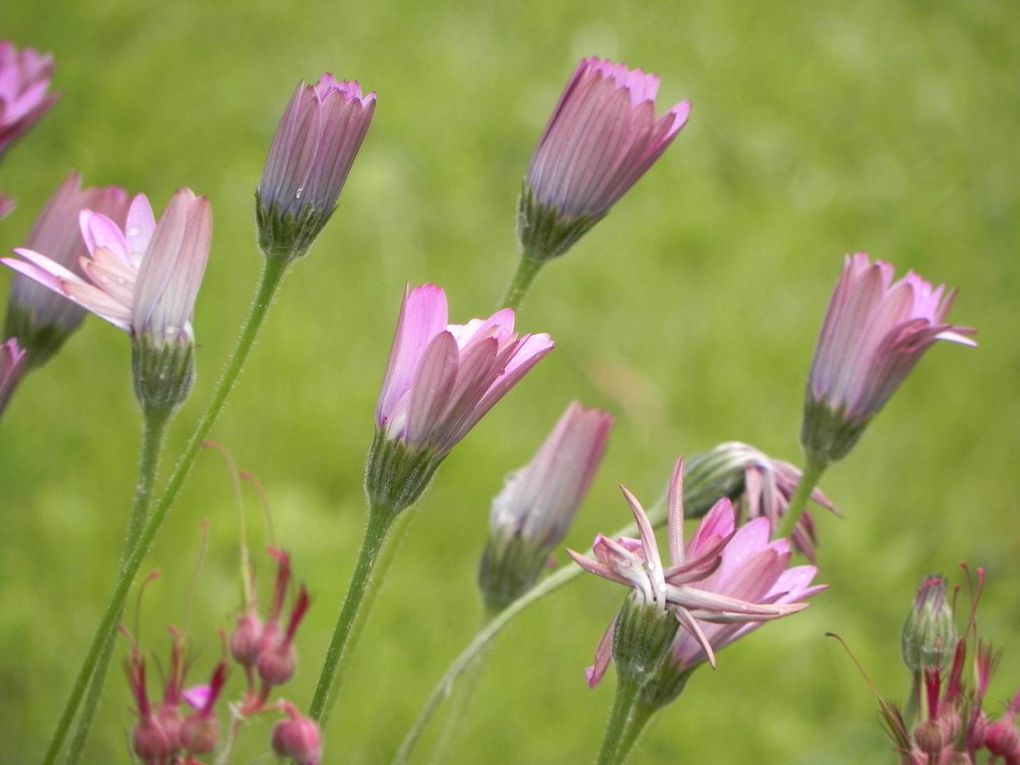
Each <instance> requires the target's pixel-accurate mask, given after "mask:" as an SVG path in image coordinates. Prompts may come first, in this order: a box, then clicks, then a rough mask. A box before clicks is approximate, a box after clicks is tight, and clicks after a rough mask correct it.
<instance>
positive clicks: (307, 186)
mask: <svg viewBox="0 0 1020 765" xmlns="http://www.w3.org/2000/svg"><path fill="white" fill-rule="evenodd" d="M374 113H375V93H369V94H367V95H362V93H361V86H360V85H359V84H358V83H357V82H352V81H338V80H336V79H335V78H334V77H333V75H331V74H324V75H323V76H322V77H321V78H320V79H319V81H318V82H317V83H316V84H315V85H306V84H305V83H301V84H300V85H298V87H297V90H295V91H294V95H293V96H292V97H291V99H290V103H289V104H287V108H286V110H285V111H284V113H283V118H282V119H281V120H280V124H279V127H277V129H276V136H275V137H274V138H273V145H272V146H271V147H270V149H269V157H268V159H267V160H266V166H265V169H264V170H263V171H262V180H261V182H260V183H259V188H258V192H257V194H256V215H257V219H258V225H259V244H260V245H261V247H262V249H263V251H264V252H265V253H266V255H267V256H278V257H283V258H285V259H288V260H290V259H293V258H297V257H300V256H301V255H303V254H304V253H305V252H306V251H307V250H308V248H309V247H310V246H311V244H312V241H313V240H314V239H315V237H316V236H318V234H319V232H320V231H321V230H322V227H323V226H325V225H326V222H327V221H328V220H329V218H330V216H331V215H332V214H333V211H334V210H335V209H336V202H337V198H338V197H339V196H340V190H341V189H342V188H343V185H344V181H345V180H347V174H348V173H349V172H350V170H351V165H353V164H354V158H355V156H357V154H358V149H359V148H361V142H362V141H363V140H364V138H365V134H366V133H367V132H368V126H369V125H370V124H371V122H372V115H373V114H374Z"/></svg>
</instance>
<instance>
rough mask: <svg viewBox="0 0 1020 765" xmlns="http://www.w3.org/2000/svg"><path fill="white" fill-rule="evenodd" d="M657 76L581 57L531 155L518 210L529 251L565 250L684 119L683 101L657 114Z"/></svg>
mask: <svg viewBox="0 0 1020 765" xmlns="http://www.w3.org/2000/svg"><path fill="white" fill-rule="evenodd" d="M658 90H659V78H658V77H656V76H655V75H653V74H647V73H646V72H643V71H641V70H640V69H629V68H628V67H626V66H624V65H623V64H617V63H614V62H612V61H603V60H601V59H597V58H586V59H584V60H582V61H581V62H580V63H579V64H578V65H577V69H575V70H574V74H573V76H572V77H571V78H570V81H569V82H568V83H567V87H566V89H565V90H564V91H563V95H561V96H560V101H559V103H558V104H557V105H556V108H555V109H554V110H553V113H552V116H551V117H550V118H549V122H548V123H547V124H546V127H545V132H544V133H543V134H542V138H541V140H540V141H539V143H538V148H536V149H535V153H534V155H533V156H532V159H531V165H530V167H529V168H528V173H527V176H526V177H525V179H524V188H523V191H522V193H521V199H520V204H519V210H518V235H519V237H520V240H521V244H522V245H523V247H524V250H525V254H526V255H528V256H529V257H532V258H535V259H538V260H544V259H547V258H551V257H555V256H557V255H562V254H563V253H564V252H566V251H567V250H568V249H569V248H570V247H571V246H572V245H573V244H574V242H576V241H577V240H578V239H580V238H581V236H583V235H584V234H585V233H586V232H587V231H588V230H589V229H590V228H591V227H592V226H594V225H595V224H596V223H597V222H598V221H599V220H600V219H602V217H604V216H605V215H606V213H608V212H609V208H610V207H612V206H613V205H614V204H615V203H616V201H617V200H618V199H619V198H620V197H622V196H623V195H624V194H625V193H626V192H627V190H628V189H629V188H630V187H631V186H633V185H634V184H635V183H637V181H638V179H639V178H641V176H642V175H644V174H645V172H646V171H647V170H648V168H650V167H651V166H652V164H653V163H654V162H655V160H657V159H658V158H659V157H660V156H661V155H662V152H664V151H665V150H666V147H668V146H669V145H670V143H672V141H673V139H674V138H676V135H677V133H679V132H680V129H681V128H682V127H683V126H684V124H686V122H687V117H688V115H689V113H690V108H691V105H690V103H688V102H687V101H683V102H681V103H679V104H677V105H676V106H674V107H673V108H672V109H670V110H669V111H668V112H667V113H666V114H664V115H663V116H662V117H659V118H656V116H655V96H656V94H657V93H658Z"/></svg>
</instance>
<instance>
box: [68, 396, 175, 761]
mask: <svg viewBox="0 0 1020 765" xmlns="http://www.w3.org/2000/svg"><path fill="white" fill-rule="evenodd" d="M168 419H169V418H168V416H167V415H166V414H165V413H154V412H151V411H150V412H146V413H145V415H144V418H143V423H144V424H143V426H142V450H141V457H140V459H139V465H138V484H137V485H136V486H135V498H134V502H133V503H132V506H131V520H130V522H129V524H128V535H127V541H126V542H125V544H124V552H123V553H122V554H121V560H120V570H121V572H123V571H124V567H125V566H126V565H127V562H128V559H129V558H130V557H131V553H132V551H133V550H134V548H135V546H136V545H137V544H138V538H139V537H140V536H141V534H142V529H143V528H144V527H145V520H146V517H147V516H148V513H149V503H150V501H151V499H152V485H153V484H154V483H155V480H156V472H157V470H158V468H159V455H160V452H161V451H162V447H163V434H164V432H165V430H166V424H167V421H168ZM115 635H116V633H111V634H110V635H109V636H107V639H106V641H105V642H104V643H103V649H102V652H101V653H100V654H99V659H98V661H97V662H96V667H95V669H94V670H93V671H92V679H91V682H90V683H89V687H88V693H87V695H86V696H85V701H84V703H83V705H82V710H81V716H80V717H79V718H78V727H77V728H75V732H74V738H72V739H71V746H70V749H69V751H68V755H67V763H68V765H76V764H77V763H78V762H79V761H80V760H81V756H82V754H83V753H84V751H85V743H86V742H87V741H88V736H89V730H90V729H91V728H92V721H93V719H94V718H95V716H96V712H97V711H98V709H99V699H100V697H101V696H102V695H103V686H104V685H105V681H106V674H107V672H108V671H109V668H110V660H111V659H112V658H113V648H114V646H115V645H116V642H117V641H116V639H115Z"/></svg>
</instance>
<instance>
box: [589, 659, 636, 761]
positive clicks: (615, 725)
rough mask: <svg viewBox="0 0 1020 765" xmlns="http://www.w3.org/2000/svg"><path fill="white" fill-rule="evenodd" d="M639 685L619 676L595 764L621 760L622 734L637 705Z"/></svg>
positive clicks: (624, 754)
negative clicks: (611, 709)
mask: <svg viewBox="0 0 1020 765" xmlns="http://www.w3.org/2000/svg"><path fill="white" fill-rule="evenodd" d="M640 691H641V686H640V685H638V684H637V683H635V682H633V681H628V680H625V679H624V678H622V677H619V679H618V682H617V686H616V698H615V699H614V700H613V711H612V713H611V714H610V715H609V723H608V724H607V725H606V733H605V735H604V736H603V737H602V748H601V749H600V750H599V756H598V759H597V760H596V761H595V762H596V764H597V765H619V763H622V762H623V758H624V757H625V756H626V752H624V751H622V744H623V740H624V734H625V733H626V731H627V729H628V727H629V726H630V723H631V716H632V715H633V713H634V709H635V706H636V705H637V697H638V693H640Z"/></svg>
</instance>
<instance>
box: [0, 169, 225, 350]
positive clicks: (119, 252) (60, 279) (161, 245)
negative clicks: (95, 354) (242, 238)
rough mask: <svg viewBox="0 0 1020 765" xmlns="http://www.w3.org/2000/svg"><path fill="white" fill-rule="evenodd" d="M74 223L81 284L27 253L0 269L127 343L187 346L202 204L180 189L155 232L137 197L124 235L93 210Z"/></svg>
mask: <svg viewBox="0 0 1020 765" xmlns="http://www.w3.org/2000/svg"><path fill="white" fill-rule="evenodd" d="M80 222H81V232H82V235H83V236H84V239H85V245H86V247H87V248H88V252H89V255H88V256H87V257H84V256H83V257H82V258H80V264H81V267H82V270H83V271H84V273H85V276H86V278H85V279H83V278H81V277H80V276H78V275H77V274H75V273H74V272H72V271H71V270H69V269H68V268H66V267H65V266H63V265H61V264H60V263H59V262H57V261H56V260H53V259H51V258H50V257H47V256H46V255H45V254H42V253H39V252H36V251H34V250H30V249H17V250H15V252H16V253H17V254H18V255H20V256H21V258H22V260H15V259H13V258H5V259H4V260H3V262H4V263H5V264H7V265H8V266H10V267H11V268H13V269H14V270H16V271H18V272H20V273H22V274H24V275H25V276H28V277H30V278H31V279H34V280H35V281H37V282H38V283H40V284H42V285H43V286H44V287H48V288H49V289H51V290H53V291H54V292H56V293H59V294H61V295H63V296H64V297H66V298H68V299H69V300H72V301H74V302H75V303H77V304H78V305H80V306H82V307H83V308H86V309H87V310H89V311H91V312H92V313H94V314H96V315H97V316H99V317H100V318H102V319H106V320H107V321H108V322H110V323H111V324H113V325H114V326H116V327H119V328H121V329H123V330H125V331H126V332H128V333H129V334H131V336H132V337H133V338H138V337H141V336H143V335H144V336H145V337H146V338H147V339H149V340H150V341H151V342H152V343H153V344H154V345H155V346H160V345H164V344H169V343H171V342H186V343H191V342H193V340H194V331H193V329H192V326H191V316H192V311H193V308H194V303H195V297H196V296H197V294H198V288H199V286H200V285H201V283H202V275H203V273H204V272H205V265H206V261H207V259H208V256H209V244H210V238H211V235H212V213H211V210H210V208H209V202H208V200H207V199H206V198H205V197H199V196H196V195H195V194H194V192H192V191H191V190H190V189H181V190H179V191H178V192H177V193H176V194H174V196H173V199H171V200H170V204H169V205H167V209H166V211H165V212H164V214H163V217H162V218H161V219H160V221H159V224H158V225H157V224H156V221H155V218H154V216H153V213H152V207H151V206H150V205H149V200H148V199H147V198H146V197H145V195H144V194H139V195H138V196H136V197H135V198H134V200H133V201H132V203H131V207H130V209H129V211H128V213H127V222H126V225H125V227H124V228H123V229H121V227H120V226H119V225H118V224H117V223H116V222H115V221H114V220H112V219H110V218H109V217H107V216H106V215H103V214H101V213H97V212H94V211H91V210H84V211H82V213H81V219H80Z"/></svg>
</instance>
